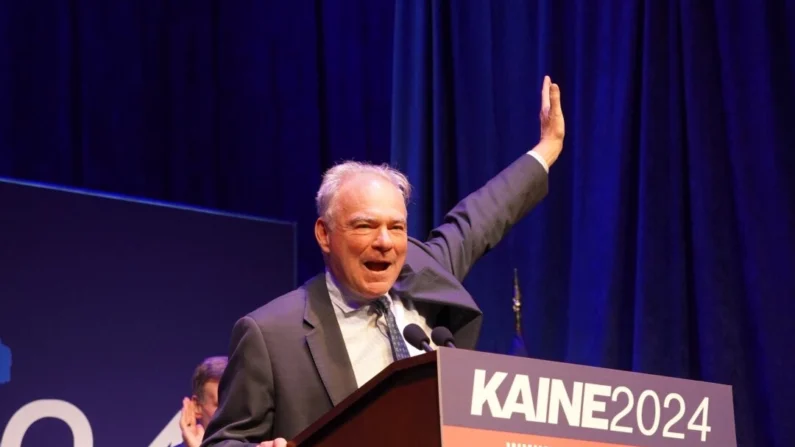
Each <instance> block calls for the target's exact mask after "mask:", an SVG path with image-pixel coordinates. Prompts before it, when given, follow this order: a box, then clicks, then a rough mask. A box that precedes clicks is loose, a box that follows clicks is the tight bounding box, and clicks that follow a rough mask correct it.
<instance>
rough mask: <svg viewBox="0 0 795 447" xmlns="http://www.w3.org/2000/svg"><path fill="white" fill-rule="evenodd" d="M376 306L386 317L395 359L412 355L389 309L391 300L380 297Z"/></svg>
mask: <svg viewBox="0 0 795 447" xmlns="http://www.w3.org/2000/svg"><path fill="white" fill-rule="evenodd" d="M374 305H375V308H376V310H377V311H378V313H379V314H380V315H383V316H384V318H385V319H386V325H387V331H388V332H389V344H390V345H392V358H393V359H394V360H403V359H405V358H408V357H410V355H409V350H408V348H407V347H406V342H405V341H404V340H403V334H401V333H400V329H398V325H397V322H396V321H395V315H394V314H393V313H392V311H391V310H390V309H389V301H387V298H386V297H381V298H379V299H378V300H377V301H376V302H375V303H374Z"/></svg>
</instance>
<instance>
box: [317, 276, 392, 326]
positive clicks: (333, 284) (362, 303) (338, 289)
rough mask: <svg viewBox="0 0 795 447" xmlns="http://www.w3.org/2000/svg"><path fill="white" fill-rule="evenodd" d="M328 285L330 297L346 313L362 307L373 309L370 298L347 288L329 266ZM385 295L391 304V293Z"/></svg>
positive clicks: (356, 310)
mask: <svg viewBox="0 0 795 447" xmlns="http://www.w3.org/2000/svg"><path fill="white" fill-rule="evenodd" d="M326 287H327V288H328V294H329V297H331V302H332V303H333V304H334V306H336V307H337V308H338V309H339V310H340V311H342V313H343V314H345V315H349V314H352V313H355V312H358V311H360V310H362V309H371V307H370V303H371V301H370V300H365V299H364V298H361V297H358V296H356V295H355V294H354V293H353V292H351V291H349V290H348V289H346V288H345V286H343V285H342V284H340V282H339V281H337V279H336V278H335V277H334V275H333V274H332V273H331V271H330V270H329V269H328V268H327V269H326ZM385 296H386V299H387V302H388V303H389V304H390V305H391V304H392V300H391V299H390V297H389V294H387V295H385Z"/></svg>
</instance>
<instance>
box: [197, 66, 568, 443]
mask: <svg viewBox="0 0 795 447" xmlns="http://www.w3.org/2000/svg"><path fill="white" fill-rule="evenodd" d="M541 96H542V99H541V104H542V105H541V113H540V115H539V117H540V124H541V138H540V141H539V142H538V144H536V146H535V147H534V148H533V149H532V150H531V151H529V152H528V153H526V154H523V155H521V156H520V157H519V158H518V159H517V160H516V161H514V162H513V163H512V164H511V165H509V166H508V167H507V168H505V169H504V170H503V171H502V172H500V173H499V174H498V175H497V176H496V177H494V178H493V179H491V180H490V181H489V182H487V183H486V185H484V186H483V187H482V188H480V189H479V190H477V191H475V192H473V193H472V194H470V195H469V196H467V197H466V198H464V199H463V200H462V201H461V202H459V203H458V204H457V205H456V206H455V208H453V210H452V211H450V212H449V213H448V214H447V215H446V217H445V218H444V223H443V224H442V225H441V226H439V227H438V228H436V229H434V230H433V231H432V232H431V233H430V237H429V238H428V240H426V241H420V240H418V239H415V238H413V237H409V236H408V235H407V231H406V229H407V211H406V202H407V200H408V198H409V194H410V191H411V187H410V184H409V182H408V180H407V179H406V177H405V176H404V175H403V174H402V173H400V172H398V171H397V170H394V169H392V168H390V167H388V166H383V165H382V166H374V165H370V164H364V163H355V162H346V163H342V164H339V165H337V166H334V167H333V168H331V169H330V170H328V171H327V172H326V173H325V174H324V176H323V180H322V183H321V186H320V189H319V191H318V193H317V200H316V201H317V210H318V218H317V221H316V223H315V238H316V239H317V243H318V246H319V247H320V250H321V251H322V254H323V259H324V261H325V265H326V269H325V272H323V273H320V274H318V275H317V276H315V277H314V278H312V279H310V280H309V281H308V282H306V283H305V284H303V285H302V286H301V287H299V288H297V289H296V290H293V291H291V292H289V293H287V294H286V295H283V296H280V297H278V298H275V299H274V300H272V301H270V302H269V303H267V304H265V305H264V306H262V307H260V308H259V309H256V310H254V311H253V312H251V313H249V314H248V315H245V316H243V317H242V318H240V319H239V320H238V321H237V322H236V323H235V325H234V327H233V330H232V335H231V343H230V353H229V366H228V367H227V369H226V372H225V373H224V375H223V378H222V379H221V384H220V389H219V391H220V404H219V407H218V411H217V412H216V414H215V417H214V418H213V419H212V420H211V422H210V424H209V426H208V427H207V431H206V433H205V438H204V442H203V443H202V446H203V447H216V446H217V447H233V446H242V445H252V444H257V443H260V444H258V445H260V446H266V447H270V446H284V445H285V439H291V438H293V437H295V436H296V435H298V434H299V433H300V432H301V431H302V430H304V429H305V428H307V427H308V426H309V425H310V424H311V423H312V422H314V421H315V420H317V419H318V418H319V417H320V416H322V415H323V414H324V413H326V412H327V411H329V410H330V409H331V408H332V407H333V406H335V405H337V404H339V403H340V402H341V401H342V400H343V399H345V397H347V396H348V395H350V394H351V393H352V392H353V391H355V390H356V389H357V388H358V387H360V386H362V385H363V384H364V383H365V382H367V381H368V380H369V379H371V378H372V377H373V376H374V375H376V374H377V373H378V372H380V371H381V370H383V369H384V368H385V367H386V366H387V365H389V364H390V363H391V362H393V361H395V360H399V359H402V358H404V357H408V356H411V355H417V354H419V353H420V351H417V350H415V349H414V348H413V347H411V346H408V344H407V343H406V342H405V340H404V339H403V336H402V329H403V327H405V326H406V325H407V324H410V323H415V324H418V325H419V326H420V327H421V328H423V329H424V330H425V331H426V332H430V329H431V328H432V327H434V326H437V325H439V326H446V327H447V328H449V329H450V330H451V331H452V333H453V334H454V336H455V339H456V344H457V346H458V347H459V348H465V349H474V348H475V345H476V342H477V339H478V336H479V332H480V327H481V322H482V314H481V311H480V309H479V308H478V306H477V304H476V303H475V301H474V299H473V298H472V297H471V296H470V295H469V294H468V293H467V291H466V290H465V289H464V287H463V286H462V284H461V283H462V281H463V280H464V278H465V277H466V275H467V273H468V272H469V271H470V269H471V268H472V266H473V264H474V263H475V261H477V260H478V259H479V258H480V257H481V256H482V255H483V254H485V253H486V252H487V251H488V250H490V249H491V248H493V247H494V246H495V245H496V244H497V243H498V242H499V241H500V240H501V239H502V238H503V237H504V236H505V234H506V233H507V232H508V230H509V229H510V228H511V227H512V226H513V225H514V224H515V223H517V221H518V220H519V219H521V218H522V217H523V216H525V215H526V214H527V213H528V212H529V211H530V210H531V209H533V208H534V207H535V205H536V204H538V203H539V202H540V201H541V200H542V199H543V198H544V197H545V196H546V194H547V187H548V170H549V167H550V166H552V164H553V163H554V162H555V160H556V159H557V158H558V155H559V154H560V152H561V150H562V147H563V138H564V133H565V126H564V119H563V112H562V110H561V104H560V89H559V88H558V86H557V85H556V84H552V82H551V80H550V79H549V77H545V78H544V82H543V87H542V94H541Z"/></svg>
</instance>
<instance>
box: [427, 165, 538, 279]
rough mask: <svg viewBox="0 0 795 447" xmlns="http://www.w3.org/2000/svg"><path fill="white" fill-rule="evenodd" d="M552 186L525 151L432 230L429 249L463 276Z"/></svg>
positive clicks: (437, 258) (447, 267)
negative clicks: (549, 185) (549, 186)
mask: <svg viewBox="0 0 795 447" xmlns="http://www.w3.org/2000/svg"><path fill="white" fill-rule="evenodd" d="M547 191H548V175H547V172H546V171H545V170H544V167H543V166H541V163H539V162H538V160H536V159H535V158H534V157H532V156H530V155H523V156H522V157H520V158H519V159H518V160H516V161H514V162H513V163H512V164H511V165H509V166H508V167H507V168H505V169H504V170H503V171H502V172H500V173H499V174H498V175H497V176H496V177H494V178H492V179H491V180H489V182H488V183H486V185H484V186H483V187H481V188H480V189H478V190H477V191H475V192H473V193H471V194H470V195H468V196H467V197H465V198H464V199H463V200H461V201H460V202H458V204H457V205H456V206H455V207H454V208H453V209H452V210H451V211H450V212H449V213H447V215H446V216H445V218H444V221H443V223H442V225H440V226H439V227H437V228H435V229H433V230H432V231H431V234H430V237H429V239H428V240H427V241H426V242H425V246H426V248H427V250H428V251H429V252H430V253H431V255H432V256H433V257H434V258H436V260H437V261H438V262H439V263H440V264H442V266H444V267H445V268H446V269H448V270H449V271H450V272H451V273H452V274H453V275H455V277H456V278H457V279H458V280H459V281H463V280H464V277H465V276H466V275H467V273H469V270H470V269H471V268H472V266H473V264H474V263H475V261H477V260H478V259H480V257H481V256H483V255H484V254H486V253H487V252H488V251H489V250H491V249H492V248H494V246H495V245H497V243H498V242H500V240H502V238H503V237H504V236H505V235H506V234H507V233H508V231H509V230H510V229H511V228H512V227H513V226H514V225H515V224H516V223H517V222H518V221H519V219H521V218H522V217H524V216H525V215H526V214H527V213H528V212H529V211H530V210H531V209H532V208H533V207H535V205H536V204H538V203H539V202H540V201H541V199H543V198H544V197H545V196H546V194H547Z"/></svg>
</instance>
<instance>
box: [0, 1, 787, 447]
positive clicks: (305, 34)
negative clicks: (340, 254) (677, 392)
mask: <svg viewBox="0 0 795 447" xmlns="http://www.w3.org/2000/svg"><path fill="white" fill-rule="evenodd" d="M393 6H395V4H393V2H388V3H386V4H385V3H384V2H373V1H367V0H345V1H341V0H326V1H322V2H320V1H316V2H308V1H294V2H222V1H206V0H205V1H185V0H176V1H169V2H163V1H155V0H143V1H135V2H122V1H114V2H106V1H97V0H89V1H82V2H62V1H53V0H44V1H3V2H0V175H2V176H9V177H14V178H20V179H25V180H33V181H41V182H47V183H56V184H61V185H67V186H74V187H81V188H87V189H93V190H101V191H105V192H110V193H119V194H125V195H134V196H140V197H146V198H152V199H159V200H166V201H174V202H181V203H187V204H192V205H199V206H206V207H212V208H220V209H223V210H228V211H235V212H243V213H253V214H258V215H265V216H269V217H274V218H281V219H289V220H294V221H296V222H297V223H298V231H299V234H302V235H303V236H302V237H300V238H299V246H298V249H299V259H300V263H299V279H301V280H303V279H306V278H307V277H309V276H310V275H312V274H314V273H315V272H317V271H318V269H319V268H320V267H321V260H320V256H319V254H318V252H317V248H316V246H315V242H314V240H313V238H312V236H311V230H312V223H313V221H314V217H315V213H314V205H313V195H314V192H315V190H316V188H317V186H318V184H319V180H320V174H321V172H322V171H323V170H324V169H325V168H327V167H328V166H330V165H331V164H332V163H333V162H335V161H338V160H342V159H350V158H353V159H360V160H369V161H373V162H383V161H390V160H391V161H392V162H394V163H395V164H396V165H398V166H399V167H401V168H403V169H405V170H406V171H407V172H408V173H409V175H410V177H411V179H412V181H413V183H414V184H415V185H416V194H415V196H414V199H413V203H412V204H411V207H410V213H411V217H410V222H411V232H412V234H413V235H415V236H418V237H423V236H425V235H427V233H428V231H429V230H430V228H432V226H433V225H434V224H437V223H439V222H440V220H441V218H442V217H443V215H444V213H445V212H446V211H447V210H448V209H449V208H450V207H451V206H452V205H453V204H454V203H455V202H456V201H457V200H458V199H460V198H461V197H462V196H464V195H465V194H467V193H469V192H471V191H473V190H475V189H476V188H478V187H479V186H480V185H482V184H483V183H484V182H485V181H487V180H488V179H489V178H491V176H493V175H494V174H496V173H497V172H499V170H500V169H502V168H503V167H505V166H507V165H508V164H509V163H510V162H511V161H513V160H514V159H515V158H516V157H519V156H522V154H523V153H524V152H525V151H526V150H528V149H529V148H530V147H532V145H533V144H534V143H535V141H536V140H537V138H538V120H537V114H538V108H539V91H540V87H541V79H542V76H543V75H544V74H549V75H551V76H552V78H553V80H554V81H555V82H557V83H559V84H560V86H561V89H562V97H563V105H564V112H565V115H566V119H567V137H566V144H565V148H564V152H563V154H562V156H561V158H560V159H559V160H558V162H557V163H556V164H555V165H554V166H553V167H552V170H551V175H550V182H551V184H550V194H549V196H548V197H547V199H546V200H545V201H544V202H543V203H542V204H541V205H540V206H539V207H538V208H537V209H536V210H534V212H533V213H532V214H531V215H530V216H528V217H527V218H525V219H524V220H523V221H522V222H520V223H519V225H517V226H516V227H515V228H514V229H513V231H512V232H511V233H510V234H509V235H508V237H507V238H506V239H505V240H504V241H503V243H502V244H500V245H499V246H498V247H497V248H495V249H494V250H493V251H492V252H491V253H489V254H487V255H486V256H485V257H484V259H483V260H482V261H481V263H480V264H479V265H478V266H477V267H476V268H475V269H474V270H473V271H472V273H471V274H470V276H469V277H468V279H467V286H468V287H469V288H470V290H471V291H472V292H473V294H474V295H475V296H476V297H477V299H478V302H479V303H480V305H481V306H482V307H483V309H484V311H485V312H486V321H485V326H484V331H483V334H482V337H481V343H480V348H481V349H483V350H487V351H492V352H508V351H509V349H510V347H511V344H512V341H513V338H512V337H513V327H514V326H513V318H514V316H513V313H512V311H511V297H512V295H513V293H512V272H513V268H517V269H518V270H519V273H520V279H521V287H522V295H523V297H524V299H523V312H524V326H523V333H524V340H523V341H524V346H525V347H526V349H527V352H528V354H529V355H531V356H534V357H539V358H546V359H552V360H563V361H569V362H576V363H583V364H591V365H599V366H606V367H613V368H622V369H628V370H636V371H645V372H650V373H657V374H666V375H672V376H679V377H690V378H695V379H703V380H710V381H716V382H721V383H729V384H732V385H733V386H734V394H735V406H736V414H737V429H738V438H739V441H740V445H748V446H762V445H766V446H782V447H783V446H791V445H795V429H793V424H792V423H791V422H790V418H791V415H792V414H795V408H794V407H793V404H792V402H795V387H793V385H792V384H791V383H790V377H791V375H792V373H791V371H793V370H795V359H794V358H793V356H792V355H791V351H792V349H791V346H792V345H793V344H795V343H793V342H795V338H794V337H793V336H792V335H791V331H790V330H789V329H790V328H789V326H790V324H789V323H790V320H791V318H792V317H791V316H792V315H794V314H795V274H793V273H795V126H793V125H792V122H793V121H792V116H793V114H794V113H793V112H795V82H793V81H792V80H793V79H795V27H793V26H790V24H791V23H793V18H795V6H793V4H792V2H789V3H787V2H784V1H775V0H770V1H767V2H758V1H755V0H738V1H734V2H723V1H717V0H713V1H709V0H704V1H700V2H690V1H670V2H652V1H646V2H640V1H636V2H623V1H613V2H608V3H604V2H584V1H573V0H555V1H552V0H540V1H520V0H506V1H493V2H488V1H484V0H473V1H466V2H450V1H425V0H417V1H403V0H400V1H397V2H396V6H395V7H394V8H393ZM3 212H8V211H7V210H2V209H0V215H2V213H3ZM0 293H1V292H0ZM226 298H229V299H231V297H225V299H226Z"/></svg>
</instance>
